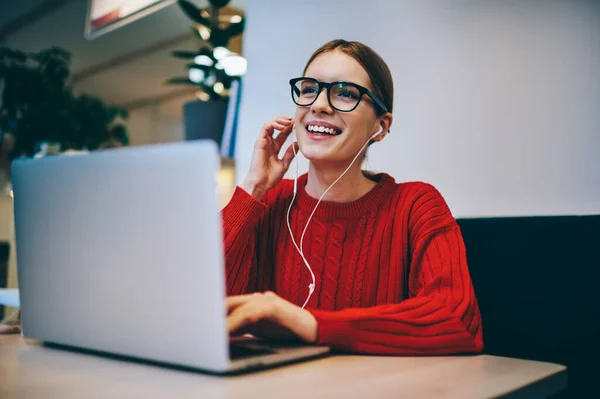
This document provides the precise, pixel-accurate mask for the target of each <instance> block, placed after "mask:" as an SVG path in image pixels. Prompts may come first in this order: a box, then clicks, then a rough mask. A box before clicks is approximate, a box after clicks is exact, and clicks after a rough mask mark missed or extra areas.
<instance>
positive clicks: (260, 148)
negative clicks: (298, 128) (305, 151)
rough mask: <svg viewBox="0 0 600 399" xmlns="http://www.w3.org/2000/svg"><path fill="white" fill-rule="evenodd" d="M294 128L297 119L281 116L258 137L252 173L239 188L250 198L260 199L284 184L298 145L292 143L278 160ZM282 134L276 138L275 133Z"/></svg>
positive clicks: (266, 124) (250, 172)
mask: <svg viewBox="0 0 600 399" xmlns="http://www.w3.org/2000/svg"><path fill="white" fill-rule="evenodd" d="M293 128H294V120H293V119H292V118H290V117H285V116H280V117H278V118H276V119H274V120H272V121H269V122H267V123H265V124H264V125H263V127H262V129H261V131H260V134H259V135H258V139H257V140H256V144H255V145H254V152H253V154H252V161H251V162H250V170H249V171H248V175H247V176H246V179H245V180H244V182H243V183H242V184H241V185H240V187H241V188H243V189H244V190H246V191H247V192H248V193H249V194H250V195H252V196H253V197H255V198H257V199H259V200H260V199H261V198H262V197H263V196H264V195H265V193H266V192H267V191H268V190H269V189H271V188H273V187H275V185H277V183H279V182H280V181H281V179H282V178H283V175H284V174H285V172H286V171H287V170H288V168H289V167H290V163H291V162H292V160H293V159H294V148H293V146H296V151H298V143H296V142H294V143H292V144H291V145H290V146H289V147H288V148H287V150H286V151H285V153H284V154H283V156H282V157H281V158H280V157H279V152H280V151H281V147H282V146H283V144H284V143H285V141H286V140H287V138H288V136H289V135H290V133H291V132H292V129H293ZM276 131H278V132H279V133H278V134H277V135H276V136H275V132H276Z"/></svg>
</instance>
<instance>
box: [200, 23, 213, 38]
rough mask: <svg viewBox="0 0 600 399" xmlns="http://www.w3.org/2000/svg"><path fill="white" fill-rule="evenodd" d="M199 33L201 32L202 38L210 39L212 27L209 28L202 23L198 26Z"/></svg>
mask: <svg viewBox="0 0 600 399" xmlns="http://www.w3.org/2000/svg"><path fill="white" fill-rule="evenodd" d="M198 33H199V34H200V37H201V38H202V40H208V39H210V29H208V28H207V27H206V26H204V25H200V26H199V27H198Z"/></svg>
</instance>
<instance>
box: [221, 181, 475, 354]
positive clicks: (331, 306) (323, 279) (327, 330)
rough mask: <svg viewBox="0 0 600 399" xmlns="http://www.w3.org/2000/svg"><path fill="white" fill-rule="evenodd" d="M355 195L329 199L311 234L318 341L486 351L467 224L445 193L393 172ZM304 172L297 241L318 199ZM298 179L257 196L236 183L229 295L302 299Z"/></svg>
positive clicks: (228, 219) (305, 280)
mask: <svg viewBox="0 0 600 399" xmlns="http://www.w3.org/2000/svg"><path fill="white" fill-rule="evenodd" d="M376 180H377V185H376V186H375V187H374V188H373V189H372V190H371V191H370V192H369V193H367V194H366V195H364V196H363V197H361V198H359V199H358V200H356V201H353V202H347V203H336V202H321V204H320V205H319V207H318V208H317V211H316V212H315V214H314V216H313V218H312V220H311V222H310V225H309V227H308V230H307V232H306V236H305V238H304V248H303V249H304V254H305V256H306V258H307V260H308V262H309V264H310V265H311V267H312V269H313V272H314V273H315V276H316V289H315V292H314V294H313V295H312V297H311V299H310V301H309V303H308V304H307V306H306V309H307V310H309V311H310V312H311V313H312V314H313V315H314V317H315V318H316V320H317V323H318V343H319V344H323V345H329V346H331V347H333V348H335V349H339V350H345V351H350V352H355V353H371V354H390V355H440V354H452V353H478V352H481V351H482V349H483V338H482V329H481V318H480V315H479V308H478V305H477V300H476V298H475V293H474V291H473V286H472V284H471V278H470V276H469V270H468V268H467V262H466V257H465V247H464V243H463V239H462V236H461V232H460V228H459V226H458V225H457V224H456V221H455V219H454V217H453V216H452V214H451V213H450V210H449V209H448V206H447V205H446V202H445V201H444V199H443V198H442V196H441V195H440V193H439V192H438V191H437V190H436V189H435V188H434V187H433V186H431V185H429V184H426V183H421V182H411V183H401V184H396V182H395V181H394V179H393V178H392V177H391V176H389V175H386V174H379V175H376ZM306 181H307V175H302V176H301V177H300V178H299V180H298V194H297V198H296V203H295V204H294V206H293V208H292V211H291V216H290V224H291V228H292V232H293V233H294V237H295V239H296V242H297V243H299V241H300V236H301V234H302V231H303V229H304V227H305V225H306V221H307V220H308V217H309V216H310V213H311V212H312V210H313V208H314V207H315V205H316V203H317V200H315V199H314V198H312V197H310V196H309V195H308V194H307V193H306V191H305V185H306ZM292 195H293V181H291V180H283V181H281V182H280V183H279V184H278V185H277V186H276V187H274V188H273V189H271V190H270V191H269V192H268V193H267V194H266V196H265V198H264V199H263V201H264V202H261V201H258V200H256V199H255V198H253V197H252V196H250V195H249V194H248V193H246V192H245V191H244V190H242V189H241V188H239V187H237V188H236V190H235V193H234V194H233V197H232V199H231V201H230V202H229V204H228V205H227V206H226V207H225V208H224V209H223V212H222V216H223V226H224V240H225V259H226V272H227V290H228V294H229V295H238V294H242V293H247V292H254V291H266V290H272V291H273V292H275V293H277V294H278V295H280V296H281V297H283V298H284V299H286V300H288V301H290V302H292V303H294V304H296V305H298V306H302V304H303V303H304V301H305V300H306V297H307V295H308V285H309V284H310V282H311V278H310V274H309V272H308V270H307V268H306V266H305V265H304V263H303V261H302V258H301V257H300V255H299V254H298V252H297V251H296V249H295V247H294V245H293V243H292V241H291V239H290V235H289V232H288V228H287V223H286V215H287V209H288V206H289V204H290V201H291V199H292Z"/></svg>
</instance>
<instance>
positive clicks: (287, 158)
mask: <svg viewBox="0 0 600 399" xmlns="http://www.w3.org/2000/svg"><path fill="white" fill-rule="evenodd" d="M294 150H295V153H294ZM299 150H300V148H299V147H298V142H297V141H294V142H293V143H292V144H291V145H290V146H289V147H288V149H287V150H286V152H285V154H284V155H283V158H281V162H282V163H283V168H284V170H286V171H287V170H288V168H289V167H290V164H291V163H292V160H293V159H294V157H295V156H296V154H297V153H298V151H299Z"/></svg>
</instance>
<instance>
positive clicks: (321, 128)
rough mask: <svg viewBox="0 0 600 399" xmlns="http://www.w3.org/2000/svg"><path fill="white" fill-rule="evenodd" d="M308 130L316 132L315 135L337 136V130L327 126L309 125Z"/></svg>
mask: <svg viewBox="0 0 600 399" xmlns="http://www.w3.org/2000/svg"><path fill="white" fill-rule="evenodd" d="M307 130H308V131H309V132H315V133H327V134H331V135H335V134H336V130H335V129H332V128H328V127H325V126H315V125H308V126H307Z"/></svg>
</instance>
